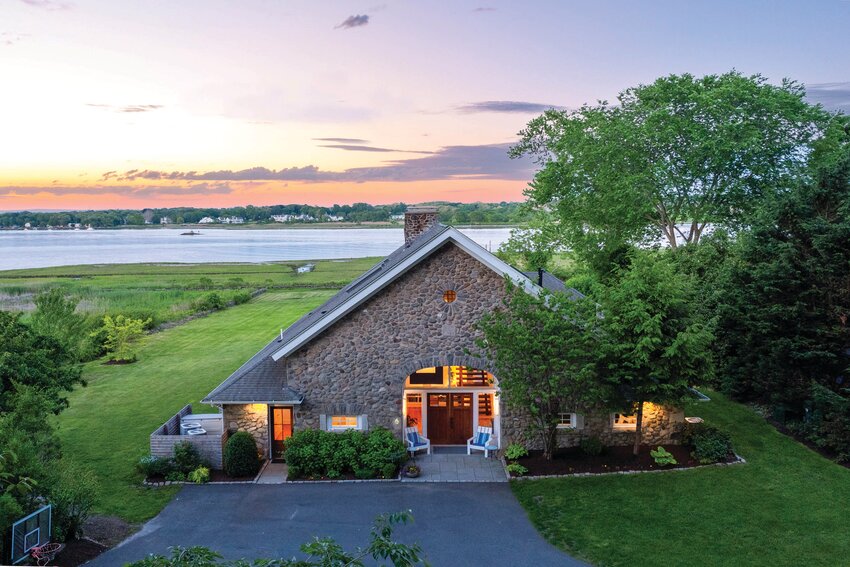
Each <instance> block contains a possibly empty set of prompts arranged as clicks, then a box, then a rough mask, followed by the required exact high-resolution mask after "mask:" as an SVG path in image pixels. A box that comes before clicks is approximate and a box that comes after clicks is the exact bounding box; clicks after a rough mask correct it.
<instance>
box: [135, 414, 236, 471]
mask: <svg viewBox="0 0 850 567" xmlns="http://www.w3.org/2000/svg"><path fill="white" fill-rule="evenodd" d="M191 413H192V406H191V405H186V406H184V407H183V409H181V410H180V411H179V412H177V413H176V414H174V415H173V416H171V418H170V419H169V420H168V421H166V422H165V423H163V424H162V425H161V426H159V427H158V428H157V429H156V431H154V432H153V433H151V441H150V444H151V455H154V456H156V457H171V456H173V455H174V445H175V444H177V443H180V442H181V441H188V442H189V443H191V444H192V445H194V446H195V447H196V448H197V449H198V452H199V453H200V454H201V457H203V458H204V459H206V460H207V461H209V462H210V465H211V466H212V468H214V469H221V468H222V467H223V465H224V460H223V455H224V444H225V443H226V442H227V437H228V431H227V430H226V429H225V430H224V432H223V433H221V434H220V435H219V434H212V435H210V434H207V435H180V418H182V417H184V416H187V415H190V414H191Z"/></svg>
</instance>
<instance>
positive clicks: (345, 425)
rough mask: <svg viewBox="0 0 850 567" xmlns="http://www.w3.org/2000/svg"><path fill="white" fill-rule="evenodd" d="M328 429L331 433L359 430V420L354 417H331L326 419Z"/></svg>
mask: <svg viewBox="0 0 850 567" xmlns="http://www.w3.org/2000/svg"><path fill="white" fill-rule="evenodd" d="M328 429H330V430H331V431H345V430H347V429H360V419H358V416H356V415H332V416H330V417H329V418H328Z"/></svg>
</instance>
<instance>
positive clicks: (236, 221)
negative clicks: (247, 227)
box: [218, 217, 245, 224]
mask: <svg viewBox="0 0 850 567" xmlns="http://www.w3.org/2000/svg"><path fill="white" fill-rule="evenodd" d="M218 222H220V223H223V224H243V223H244V222H245V219H243V218H242V217H218Z"/></svg>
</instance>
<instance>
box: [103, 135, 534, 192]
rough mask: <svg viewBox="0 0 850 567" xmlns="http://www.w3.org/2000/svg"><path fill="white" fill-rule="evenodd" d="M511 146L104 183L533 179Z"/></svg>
mask: <svg viewBox="0 0 850 567" xmlns="http://www.w3.org/2000/svg"><path fill="white" fill-rule="evenodd" d="M509 147H510V144H489V145H480V146H447V147H445V148H441V149H440V150H438V151H436V152H433V153H432V154H430V155H428V156H427V157H421V158H410V159H402V160H391V161H388V162H386V163H385V164H384V165H378V166H373V167H355V168H351V169H346V170H344V171H325V170H321V169H319V168H318V167H316V166H314V165H307V166H304V167H288V168H283V169H279V170H274V169H268V168H265V167H253V168H250V169H243V170H238V171H232V170H220V171H206V172H197V171H171V172H168V171H157V170H138V169H133V170H130V171H125V172H123V173H116V172H108V173H106V174H104V176H103V181H107V180H115V181H135V180H138V179H144V180H150V181H156V180H159V181H162V180H171V181H186V180H189V181H272V180H277V181H301V182H310V183H320V182H338V183H339V182H351V183H364V182H370V181H397V182H404V181H432V180H449V179H511V180H514V179H515V180H527V179H531V177H532V176H533V174H534V164H533V163H532V161H531V160H529V159H510V158H509V157H508V155H507V151H508V148H509Z"/></svg>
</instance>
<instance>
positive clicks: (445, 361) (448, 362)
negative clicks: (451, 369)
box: [395, 353, 499, 384]
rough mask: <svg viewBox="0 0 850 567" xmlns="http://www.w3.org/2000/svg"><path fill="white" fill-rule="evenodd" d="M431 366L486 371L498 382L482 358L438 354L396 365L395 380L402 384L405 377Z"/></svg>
mask: <svg viewBox="0 0 850 567" xmlns="http://www.w3.org/2000/svg"><path fill="white" fill-rule="evenodd" d="M433 366H468V367H469V368H476V369H478V370H486V371H487V372H489V373H490V374H492V375H493V378H495V379H496V382H498V381H499V380H498V378H497V377H496V372H495V371H494V369H493V368H492V365H491V364H490V361H488V360H486V359H484V358H479V357H477V356H470V355H468V354H464V353H456V354H440V355H434V356H426V357H422V358H416V359H411V360H405V361H401V364H399V365H398V371H397V375H396V377H395V379H396V381H397V382H401V383H402V384H404V381H405V380H407V377H408V376H410V375H411V374H413V373H414V372H416V371H417V370H422V369H423V368H431V367H433Z"/></svg>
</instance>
